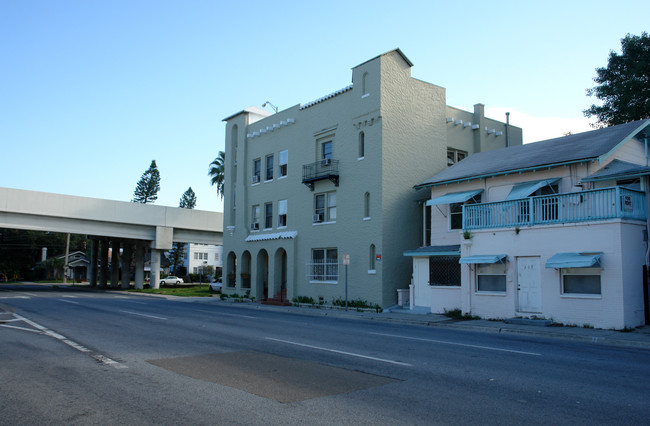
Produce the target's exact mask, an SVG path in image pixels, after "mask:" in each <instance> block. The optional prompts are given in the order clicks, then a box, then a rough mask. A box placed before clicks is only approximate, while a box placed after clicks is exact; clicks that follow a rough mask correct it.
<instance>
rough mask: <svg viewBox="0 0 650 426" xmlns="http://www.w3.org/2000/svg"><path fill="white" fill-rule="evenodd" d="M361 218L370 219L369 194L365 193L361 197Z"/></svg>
mask: <svg viewBox="0 0 650 426" xmlns="http://www.w3.org/2000/svg"><path fill="white" fill-rule="evenodd" d="M363 217H364V218H369V217H370V193H369V192H366V193H365V194H364V196H363Z"/></svg>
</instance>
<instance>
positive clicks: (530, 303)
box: [517, 257, 542, 313]
mask: <svg viewBox="0 0 650 426" xmlns="http://www.w3.org/2000/svg"><path fill="white" fill-rule="evenodd" d="M539 264H540V262H539V257H518V258H517V299H518V302H519V309H518V311H519V312H534V313H540V312H542V280H541V274H540V269H539Z"/></svg>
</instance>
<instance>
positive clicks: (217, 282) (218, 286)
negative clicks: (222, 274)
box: [210, 278, 223, 292]
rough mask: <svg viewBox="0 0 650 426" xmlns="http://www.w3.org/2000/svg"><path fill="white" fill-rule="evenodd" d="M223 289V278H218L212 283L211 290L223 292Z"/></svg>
mask: <svg viewBox="0 0 650 426" xmlns="http://www.w3.org/2000/svg"><path fill="white" fill-rule="evenodd" d="M221 289H223V283H222V282H221V278H217V279H216V280H214V281H212V282H211V283H210V290H212V291H218V292H221Z"/></svg>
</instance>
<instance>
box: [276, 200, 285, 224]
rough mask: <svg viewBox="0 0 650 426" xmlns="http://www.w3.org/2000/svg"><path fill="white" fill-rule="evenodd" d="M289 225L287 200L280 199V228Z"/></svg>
mask: <svg viewBox="0 0 650 426" xmlns="http://www.w3.org/2000/svg"><path fill="white" fill-rule="evenodd" d="M286 227H287V200H280V201H278V228H286Z"/></svg>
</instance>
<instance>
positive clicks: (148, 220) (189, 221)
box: [0, 187, 223, 288]
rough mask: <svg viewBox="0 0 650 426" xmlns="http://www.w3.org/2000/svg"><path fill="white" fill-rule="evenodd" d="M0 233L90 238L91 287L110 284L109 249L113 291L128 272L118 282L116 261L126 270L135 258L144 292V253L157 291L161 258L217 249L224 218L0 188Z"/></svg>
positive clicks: (137, 279)
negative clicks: (182, 247) (179, 249)
mask: <svg viewBox="0 0 650 426" xmlns="http://www.w3.org/2000/svg"><path fill="white" fill-rule="evenodd" d="M0 228H14V229H27V230H34V231H50V232H63V233H71V234H85V235H88V237H89V238H90V240H91V256H90V258H91V259H90V262H91V273H90V284H91V285H97V284H99V285H100V286H105V285H106V284H107V282H108V248H109V246H110V247H111V249H112V250H111V259H110V263H111V277H110V278H111V279H110V281H111V285H112V286H117V284H118V281H119V280H120V279H121V281H122V284H121V285H122V287H125V286H128V284H129V278H130V269H129V268H122V274H121V275H122V276H121V277H120V275H119V274H120V263H121V259H120V256H121V257H122V259H123V260H126V259H129V262H128V264H129V265H130V264H131V261H130V260H131V258H132V257H135V271H134V275H135V286H136V288H142V287H143V285H144V254H145V250H146V249H147V248H150V249H151V283H152V286H154V287H157V286H158V283H159V282H160V254H161V252H163V251H166V250H170V249H171V248H172V244H173V243H198V244H221V243H222V241H223V214H222V213H219V212H209V211H205V210H191V209H181V208H176V207H165V206H156V205H151V204H138V203H128V202H124V201H112V200H104V199H99V198H88V197H78V196H73V195H61V194H52V193H46V192H37V191H27V190H21V189H12V188H3V187H0ZM120 249H121V250H120ZM120 252H121V253H120ZM133 254H134V256H133ZM99 259H103V261H102V262H98V260H99ZM122 263H124V264H127V262H122Z"/></svg>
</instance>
